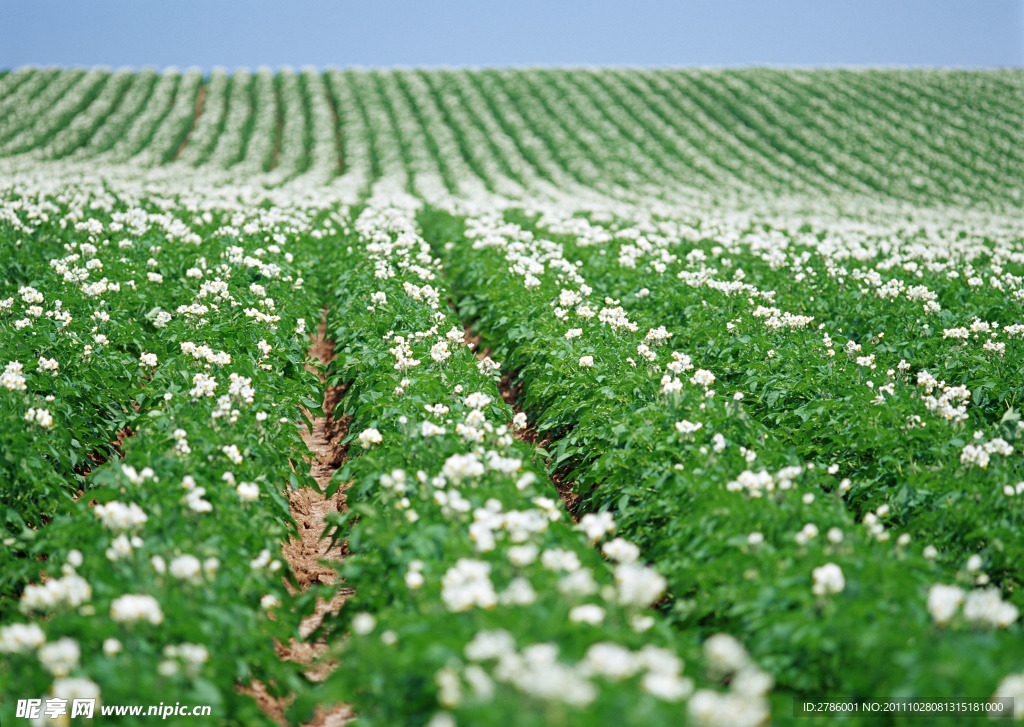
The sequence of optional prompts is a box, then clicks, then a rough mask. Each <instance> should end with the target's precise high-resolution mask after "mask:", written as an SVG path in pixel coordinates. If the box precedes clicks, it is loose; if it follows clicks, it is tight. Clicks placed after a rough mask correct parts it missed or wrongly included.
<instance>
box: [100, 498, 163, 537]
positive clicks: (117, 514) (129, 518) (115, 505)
mask: <svg viewBox="0 0 1024 727" xmlns="http://www.w3.org/2000/svg"><path fill="white" fill-rule="evenodd" d="M92 511H93V513H94V514H95V515H96V517H97V518H99V521H100V522H101V523H102V524H103V527H105V528H107V529H108V530H113V531H114V532H121V531H125V530H134V529H136V528H141V527H142V526H143V525H145V524H146V521H147V520H148V519H149V518H148V517H147V516H146V513H145V512H144V511H143V509H142V508H141V507H139V506H138V505H136V504H135V503H134V502H133V503H131V504H128V505H125V504H124V503H123V502H117V501H116V500H115V501H111V502H107V503H103V504H101V505H97V506H96V507H94V508H93V510H92Z"/></svg>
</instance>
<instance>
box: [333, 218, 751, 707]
mask: <svg viewBox="0 0 1024 727" xmlns="http://www.w3.org/2000/svg"><path fill="white" fill-rule="evenodd" d="M343 224H344V223H343ZM349 234H350V236H351V238H350V239H351V242H352V247H351V248H350V252H348V254H347V255H346V257H345V259H344V261H343V263H342V264H341V265H338V266H337V267H336V271H335V272H334V273H333V274H332V276H331V277H332V280H333V281H334V284H335V286H336V288H335V293H334V297H333V300H332V302H331V306H330V308H329V312H328V324H327V330H328V333H329V335H330V336H331V337H332V339H333V340H334V342H335V345H336V347H337V348H336V350H337V358H336V359H335V362H334V365H333V368H332V372H333V375H334V376H335V377H336V379H337V380H338V381H339V382H342V381H343V382H347V383H348V390H347V393H346V395H345V397H344V398H343V399H342V401H341V402H340V404H339V407H340V409H341V411H342V412H343V413H344V414H345V415H347V416H348V417H350V419H349V420H348V423H349V435H348V444H349V447H350V452H355V453H357V454H356V455H355V456H353V458H352V459H351V460H350V461H349V463H348V464H346V465H345V466H344V467H343V468H342V469H341V470H339V471H338V473H337V474H336V475H335V481H334V482H333V483H332V485H331V487H330V490H335V489H336V488H337V487H339V486H340V485H341V484H342V483H345V482H351V484H350V485H349V489H348V491H347V499H348V502H349V510H348V512H347V514H346V515H345V516H343V517H341V518H339V519H338V522H337V523H335V524H336V526H337V528H338V530H337V532H336V533H335V537H336V538H346V539H347V543H348V548H349V554H348V555H347V556H346V558H345V560H344V564H343V566H342V568H341V572H342V573H343V574H344V576H345V578H346V582H347V583H348V584H349V585H351V586H354V587H355V595H354V596H352V597H351V599H350V600H349V601H348V602H347V603H346V606H345V608H344V609H343V610H342V612H341V620H340V621H339V622H338V624H336V627H335V628H334V633H335V634H340V633H344V632H346V631H348V630H349V628H350V629H351V636H350V637H348V638H346V639H345V640H344V641H343V643H341V652H340V655H339V658H340V660H341V662H342V664H343V667H342V668H339V669H338V670H336V671H335V672H334V673H333V675H332V676H331V677H329V679H328V681H327V682H326V683H325V687H324V688H325V692H326V693H327V694H329V695H331V696H343V697H344V698H345V699H346V700H348V701H350V703H351V704H353V706H354V707H355V709H356V711H357V712H358V713H359V715H360V721H361V722H364V723H366V724H388V725H390V724H422V723H425V722H427V721H428V720H429V724H431V725H434V726H435V727H437V726H440V725H452V724H475V725H487V724H495V725H497V724H508V723H509V722H510V720H511V723H512V724H517V725H533V724H537V725H540V724H553V723H558V724H581V725H583V724H604V723H608V722H610V721H615V722H621V723H623V724H638V725H640V724H667V723H673V724H676V723H681V720H683V719H684V715H685V714H686V713H687V710H688V709H689V711H690V713H691V715H693V714H697V715H698V716H699V714H704V713H705V712H706V711H707V710H711V711H714V710H726V709H731V710H733V711H734V712H735V713H737V714H741V715H744V717H743V719H744V721H743V724H751V725H753V724H758V723H760V722H761V721H763V719H764V718H765V717H766V716H767V710H768V702H767V701H766V698H765V695H766V694H767V692H768V690H769V689H770V687H771V679H770V677H769V676H768V675H766V674H764V673H763V672H761V671H760V670H759V669H758V668H757V667H756V666H755V665H754V663H753V662H752V661H750V659H749V657H748V656H747V655H746V651H745V649H744V648H743V647H742V646H741V645H740V644H739V643H738V642H737V641H736V640H735V639H733V638H732V637H729V636H726V635H724V634H719V635H717V636H716V637H715V638H714V639H713V640H711V641H709V642H708V644H706V645H705V654H706V657H705V658H701V657H699V655H698V654H699V652H697V647H696V645H695V643H694V641H693V640H692V638H681V637H680V635H678V634H676V633H674V632H673V630H672V629H670V628H669V627H668V626H667V623H666V621H665V620H664V619H663V618H662V617H660V616H658V615H657V614H654V613H651V612H648V611H647V610H646V607H647V606H649V605H650V604H652V603H653V602H655V601H656V600H658V599H659V598H660V597H661V595H662V591H663V589H664V585H665V582H664V579H663V578H662V577H661V576H659V575H658V574H657V573H656V572H655V571H653V570H652V569H651V568H649V567H648V566H645V565H643V564H642V561H640V560H639V558H640V556H641V555H642V554H641V552H640V551H639V550H638V549H637V548H636V546H635V545H633V544H632V543H629V542H628V541H625V540H623V539H622V538H619V537H616V535H615V530H616V524H615V521H614V520H613V519H612V518H611V517H609V516H608V515H607V514H604V515H591V516H588V517H586V518H584V519H583V520H582V521H581V522H580V524H579V525H578V526H574V525H573V523H572V522H571V521H570V520H569V518H568V517H567V515H566V514H565V513H564V512H563V510H562V509H561V506H560V504H559V503H558V502H557V499H556V498H555V497H553V491H552V485H551V483H550V481H549V480H547V478H546V476H545V475H544V474H543V470H542V469H538V468H537V467H535V466H534V465H532V464H531V463H530V458H531V449H530V448H529V447H528V446H527V445H525V444H524V443H522V442H520V441H519V440H518V439H515V438H514V436H513V433H514V431H516V430H521V429H522V428H523V427H524V426H525V421H523V419H522V417H513V416H512V411H511V410H510V409H509V407H508V406H507V405H506V404H504V402H503V401H502V400H501V397H500V393H499V391H498V388H497V379H498V376H499V374H498V371H499V365H498V364H496V363H494V362H493V361H492V360H491V359H490V358H487V357H478V356H475V355H474V354H473V352H472V350H471V348H469V347H467V346H466V345H464V343H463V336H464V332H463V329H462V327H461V326H460V325H459V323H458V321H457V319H455V318H452V317H449V316H450V309H449V307H448V304H447V298H448V291H447V289H446V286H445V283H444V280H443V277H442V274H443V270H442V268H441V266H440V265H439V264H438V260H437V259H436V258H434V257H433V256H432V254H431V252H430V249H429V247H428V245H427V244H426V242H425V241H424V240H423V239H422V238H421V237H420V236H419V235H418V233H417V231H416V228H415V225H414V221H413V218H412V217H411V215H409V214H408V213H406V212H402V211H400V210H395V209H391V210H377V209H373V208H367V209H366V210H365V211H364V212H363V213H362V214H361V215H360V216H359V217H358V218H357V219H356V220H355V221H354V224H353V229H352V230H351V232H350V233H349ZM328 494H331V493H330V491H329V492H328ZM598 547H599V548H600V550H598ZM602 553H603V555H604V557H602ZM684 659H685V662H684ZM694 661H696V664H694V663H693V662H694ZM700 664H703V665H705V666H706V667H707V669H708V670H709V673H707V672H705V670H703V669H701V668H699V667H698V666H697V665H700ZM684 665H685V668H684ZM729 674H733V675H734V677H733V681H732V686H731V688H730V689H729V690H728V691H722V690H719V689H713V688H705V689H703V690H699V691H697V692H695V691H694V690H695V682H697V681H699V682H703V683H705V684H708V683H711V682H709V679H711V680H719V679H722V678H723V677H725V676H727V675H729ZM687 699H689V705H688V706H687V704H686V700H687ZM702 710H703V711H702ZM698 713H699V714H698Z"/></svg>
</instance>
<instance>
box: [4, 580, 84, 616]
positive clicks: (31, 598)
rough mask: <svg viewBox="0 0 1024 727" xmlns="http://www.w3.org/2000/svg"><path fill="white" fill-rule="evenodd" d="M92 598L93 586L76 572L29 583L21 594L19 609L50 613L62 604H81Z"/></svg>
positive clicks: (24, 611)
mask: <svg viewBox="0 0 1024 727" xmlns="http://www.w3.org/2000/svg"><path fill="white" fill-rule="evenodd" d="M90 598H92V586H90V585H89V582H88V581H86V580H85V579H84V578H82V577H81V576H80V575H78V574H77V573H74V572H70V573H66V574H64V575H63V576H61V577H60V578H51V579H50V580H48V581H47V582H46V583H43V584H42V585H38V586H37V585H32V584H29V585H27V586H25V590H24V591H23V592H22V594H21V601H20V602H19V604H18V609H19V610H20V611H21V612H22V613H25V614H28V613H32V612H33V611H41V612H43V613H48V612H51V611H54V610H56V609H58V608H60V607H61V606H71V607H72V608H74V607H77V606H81V605H82V604H83V603H85V602H86V601H88V600H89V599H90Z"/></svg>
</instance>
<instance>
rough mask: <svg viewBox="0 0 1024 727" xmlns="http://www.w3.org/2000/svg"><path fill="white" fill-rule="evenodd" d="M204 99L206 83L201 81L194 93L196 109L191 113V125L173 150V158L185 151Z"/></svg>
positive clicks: (200, 113)
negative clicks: (196, 91)
mask: <svg viewBox="0 0 1024 727" xmlns="http://www.w3.org/2000/svg"><path fill="white" fill-rule="evenodd" d="M205 101H206V84H205V83H203V84H202V85H201V86H199V93H197V94H196V110H195V113H193V114H192V125H191V126H189V127H188V133H187V134H185V138H184V139H182V140H181V143H180V144H178V149H177V150H176V151H175V152H174V158H175V159H177V158H178V157H180V156H181V153H182V152H183V151H185V147H186V146H188V140H189V139H191V138H192V131H193V130H194V129H195V128H196V122H197V121H199V117H200V116H202V114H203V103H204V102H205Z"/></svg>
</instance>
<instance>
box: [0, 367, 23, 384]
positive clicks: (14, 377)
mask: <svg viewBox="0 0 1024 727" xmlns="http://www.w3.org/2000/svg"><path fill="white" fill-rule="evenodd" d="M24 369H25V367H24V366H23V365H22V364H20V363H19V362H17V361H11V362H9V363H8V364H7V365H6V366H5V367H4V372H3V374H0V386H3V387H4V388H5V389H7V390H8V391H25V389H26V386H25V376H24V375H23V374H22V373H21V372H22V371H23V370H24Z"/></svg>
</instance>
